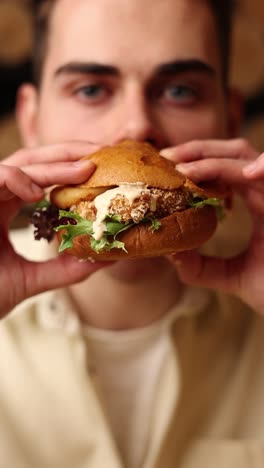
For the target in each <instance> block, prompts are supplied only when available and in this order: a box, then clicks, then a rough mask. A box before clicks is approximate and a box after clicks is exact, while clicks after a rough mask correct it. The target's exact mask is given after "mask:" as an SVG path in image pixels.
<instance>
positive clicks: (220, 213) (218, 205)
mask: <svg viewBox="0 0 264 468" xmlns="http://www.w3.org/2000/svg"><path fill="white" fill-rule="evenodd" d="M206 205H209V206H214V207H215V209H216V214H217V217H218V219H219V220H222V219H223V218H224V208H223V201H222V200H221V199H220V198H205V199H202V198H199V197H197V198H194V199H193V200H192V201H191V202H190V203H189V206H191V207H193V208H203V207H204V206H206Z"/></svg>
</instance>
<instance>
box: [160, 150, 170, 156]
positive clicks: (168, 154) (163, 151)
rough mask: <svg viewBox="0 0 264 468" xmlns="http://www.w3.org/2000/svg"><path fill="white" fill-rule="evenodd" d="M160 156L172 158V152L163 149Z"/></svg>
mask: <svg viewBox="0 0 264 468" xmlns="http://www.w3.org/2000/svg"><path fill="white" fill-rule="evenodd" d="M160 154H161V156H164V157H165V158H167V157H169V156H172V155H173V151H172V150H171V149H164V150H161V151H160Z"/></svg>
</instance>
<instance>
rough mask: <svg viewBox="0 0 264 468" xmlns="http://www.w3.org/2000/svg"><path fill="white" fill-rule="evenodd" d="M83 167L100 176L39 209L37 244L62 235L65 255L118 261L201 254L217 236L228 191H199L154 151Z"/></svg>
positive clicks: (56, 194)
mask: <svg viewBox="0 0 264 468" xmlns="http://www.w3.org/2000/svg"><path fill="white" fill-rule="evenodd" d="M84 159H92V160H93V161H94V163H95V164H96V170H95V172H94V173H93V175H92V176H91V177H90V179H89V180H87V181H86V182H85V183H82V184H79V185H68V186H60V187H56V188H54V189H53V190H52V191H51V193H50V200H49V201H44V202H42V203H41V204H40V206H38V207H37V208H36V210H35V212H34V213H33V215H32V219H31V221H32V223H33V224H34V226H35V238H36V239H40V238H42V237H45V238H47V239H48V240H49V241H50V240H51V239H52V237H53V235H54V234H55V233H56V235H57V237H58V239H59V244H60V247H59V251H60V252H63V251H65V252H66V253H68V254H71V255H75V256H76V257H78V258H80V259H84V260H88V259H89V260H102V261H106V260H110V261H113V260H119V259H121V258H137V257H141V258H142V257H156V256H161V255H167V254H171V253H174V252H179V251H184V250H189V249H193V248H197V247H199V246H200V245H201V244H202V243H204V242H205V241H207V240H208V239H209V238H210V237H211V236H212V234H213V233H214V231H215V229H216V226H217V213H218V212H219V210H221V207H222V206H223V200H224V198H225V196H226V191H225V190H224V189H223V188H222V187H219V186H217V187H216V186H215V185H214V186H207V187H205V186H197V185H195V184H194V183H193V182H192V181H191V180H189V179H188V178H187V177H185V175H183V174H182V173H180V172H179V171H177V170H176V169H175V165H174V164H173V162H171V161H169V160H167V159H165V158H163V157H162V156H160V154H159V152H158V150H157V149H156V148H154V147H153V146H152V145H150V144H148V143H139V142H135V141H129V140H128V141H123V142H121V143H119V144H117V145H114V146H107V147H104V148H102V149H101V150H99V151H97V152H96V153H94V154H92V155H90V156H87V157H85V158H84Z"/></svg>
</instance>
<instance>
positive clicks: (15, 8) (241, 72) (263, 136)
mask: <svg viewBox="0 0 264 468" xmlns="http://www.w3.org/2000/svg"><path fill="white" fill-rule="evenodd" d="M239 3H240V4H239V9H238V13H237V17H236V21H235V29H234V39H233V54H232V55H233V59H232V69H231V81H232V83H233V84H234V85H235V86H237V87H238V88H239V89H240V90H241V91H242V92H243V93H244V95H245V97H246V106H245V122H244V125H243V129H242V133H243V135H245V136H246V137H248V138H249V139H250V140H251V141H252V143H253V144H255V145H256V146H257V147H258V148H259V149H260V150H261V151H264V0H240V2H239ZM31 44H32V35H31V17H30V0H0V85H1V88H0V89H1V97H0V158H1V157H4V156H6V155H8V154H10V153H11V152H12V151H14V150H15V149H16V148H18V147H19V145H20V140H19V134H18V131H17V128H16V124H15V119H14V113H13V110H14V104H15V95H16V90H17V87H18V86H19V83H20V82H21V81H23V80H25V79H28V78H29V77H30V51H31Z"/></svg>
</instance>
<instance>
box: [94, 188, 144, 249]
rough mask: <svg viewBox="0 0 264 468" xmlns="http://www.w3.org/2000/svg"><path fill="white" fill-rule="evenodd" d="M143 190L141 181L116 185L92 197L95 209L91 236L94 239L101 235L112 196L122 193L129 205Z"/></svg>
mask: <svg viewBox="0 0 264 468" xmlns="http://www.w3.org/2000/svg"><path fill="white" fill-rule="evenodd" d="M143 190H146V185H145V184H143V183H142V182H136V183H134V184H125V183H124V184H121V185H120V186H119V187H116V188H114V189H111V190H107V191H106V192H104V193H102V194H101V195H98V197H96V198H95V199H94V204H95V207H96V210H97V215H96V220H95V221H94V223H93V238H94V239H95V240H100V239H101V238H102V237H103V234H104V232H105V230H106V225H105V223H104V219H105V217H106V215H107V214H108V210H109V207H110V204H111V201H112V200H113V198H115V197H116V196H117V195H124V196H125V197H126V199H127V200H129V202H130V205H132V203H133V202H134V201H135V200H136V199H137V198H139V197H140V195H141V193H142V191H143Z"/></svg>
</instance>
